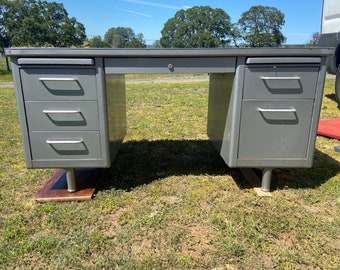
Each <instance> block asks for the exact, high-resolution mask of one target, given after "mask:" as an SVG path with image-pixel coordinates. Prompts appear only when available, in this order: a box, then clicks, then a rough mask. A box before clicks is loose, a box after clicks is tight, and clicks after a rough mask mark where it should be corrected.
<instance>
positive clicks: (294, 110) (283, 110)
mask: <svg viewBox="0 0 340 270" xmlns="http://www.w3.org/2000/svg"><path fill="white" fill-rule="evenodd" d="M257 111H258V112H278V113H295V112H296V109H294V108H290V109H262V108H257Z"/></svg>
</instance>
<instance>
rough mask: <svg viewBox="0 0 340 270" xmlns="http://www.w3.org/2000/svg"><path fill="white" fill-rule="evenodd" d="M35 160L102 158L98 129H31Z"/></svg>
mask: <svg viewBox="0 0 340 270" xmlns="http://www.w3.org/2000/svg"><path fill="white" fill-rule="evenodd" d="M29 135H30V142H31V151H32V159H33V160H73V159H76V160H77V159H78V160H79V159H96V160H98V159H102V157H101V150H100V134H99V132H98V131H82V132H77V131H64V132H48V131H46V132H41V131H31V132H30V133H29Z"/></svg>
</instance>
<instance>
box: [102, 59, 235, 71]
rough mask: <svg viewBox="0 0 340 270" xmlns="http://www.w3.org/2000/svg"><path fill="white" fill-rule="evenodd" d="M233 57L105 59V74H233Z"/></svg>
mask: <svg viewBox="0 0 340 270" xmlns="http://www.w3.org/2000/svg"><path fill="white" fill-rule="evenodd" d="M235 65H236V58H235V57H155V58H150V57H147V58H146V57H133V58H127V57H126V58H106V59H105V72H106V73H112V74H124V73H194V72H204V73H206V72H208V73H227V72H235Z"/></svg>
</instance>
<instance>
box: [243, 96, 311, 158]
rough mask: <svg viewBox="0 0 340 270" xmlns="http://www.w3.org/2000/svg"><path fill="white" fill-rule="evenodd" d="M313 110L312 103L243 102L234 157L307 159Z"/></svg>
mask: <svg viewBox="0 0 340 270" xmlns="http://www.w3.org/2000/svg"><path fill="white" fill-rule="evenodd" d="M313 109H314V101H313V100H285V101H282V100H280V101H278V100H276V101H275V102H273V101H272V100H267V101H261V100H244V101H243V102H242V114H241V115H242V116H241V124H240V138H239V152H238V158H239V159H263V158H265V159H275V158H278V159H285V158H287V159H304V158H307V151H308V145H309V137H310V126H311V121H312V113H313Z"/></svg>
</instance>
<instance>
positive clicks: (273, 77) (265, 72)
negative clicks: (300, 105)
mask: <svg viewBox="0 0 340 270" xmlns="http://www.w3.org/2000/svg"><path fill="white" fill-rule="evenodd" d="M318 71H319V68H318V67H299V68H295V67H277V68H275V67H247V68H246V69H245V81H244V96H243V98H245V99H263V98H292V99H296V98H311V99H312V98H314V96H315V91H316V83H317V79H318Z"/></svg>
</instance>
